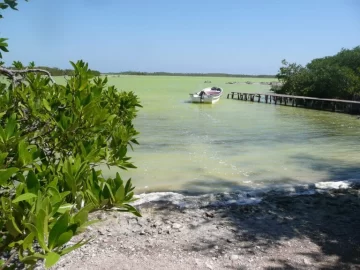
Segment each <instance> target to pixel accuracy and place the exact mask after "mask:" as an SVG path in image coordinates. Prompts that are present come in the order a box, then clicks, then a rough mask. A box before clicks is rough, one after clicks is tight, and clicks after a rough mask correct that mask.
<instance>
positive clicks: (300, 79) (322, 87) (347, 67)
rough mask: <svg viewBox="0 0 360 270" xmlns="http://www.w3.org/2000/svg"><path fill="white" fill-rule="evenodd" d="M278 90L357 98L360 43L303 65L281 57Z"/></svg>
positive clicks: (304, 94)
mask: <svg viewBox="0 0 360 270" xmlns="http://www.w3.org/2000/svg"><path fill="white" fill-rule="evenodd" d="M282 64H283V66H282V67H280V70H279V73H278V74H277V75H276V77H277V78H278V79H279V81H280V82H281V83H282V86H275V87H273V88H272V90H273V91H274V92H275V93H278V94H289V95H299V96H309V97H318V98H338V99H348V100H360V46H357V47H355V48H353V49H342V50H341V51H340V52H339V53H337V54H336V55H333V56H327V57H323V58H317V59H314V60H312V61H311V62H310V63H308V64H307V65H306V66H304V67H303V66H301V65H298V64H296V63H288V62H287V61H286V60H283V61H282Z"/></svg>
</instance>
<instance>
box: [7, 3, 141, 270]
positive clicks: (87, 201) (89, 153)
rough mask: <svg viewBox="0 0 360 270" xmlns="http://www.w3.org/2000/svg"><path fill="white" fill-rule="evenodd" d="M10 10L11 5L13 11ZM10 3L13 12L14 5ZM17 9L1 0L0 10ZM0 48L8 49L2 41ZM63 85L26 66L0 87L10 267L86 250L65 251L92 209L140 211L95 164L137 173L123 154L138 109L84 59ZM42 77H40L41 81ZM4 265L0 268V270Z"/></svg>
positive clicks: (129, 193) (128, 188) (119, 182)
mask: <svg viewBox="0 0 360 270" xmlns="http://www.w3.org/2000/svg"><path fill="white" fill-rule="evenodd" d="M14 4H15V6H14ZM12 5H13V6H12ZM6 7H12V8H15V7H16V1H9V0H8V1H4V3H0V8H2V9H4V8H6ZM0 49H1V50H2V51H7V44H6V40H5V39H1V40H0ZM71 64H72V66H73V68H74V71H73V76H71V77H70V78H69V80H68V81H67V82H66V84H65V85H59V84H56V83H54V82H53V80H52V77H51V76H49V75H50V74H49V73H48V72H47V71H45V70H41V69H36V68H35V64H34V63H31V64H30V65H29V66H28V67H23V66H22V64H21V63H20V62H14V63H13V68H12V69H7V68H4V67H3V66H2V65H3V63H2V65H1V66H0V74H2V75H3V76H5V77H6V78H7V82H6V83H1V84H0V195H1V199H0V254H8V256H9V257H10V258H9V260H8V261H7V262H4V261H0V268H6V267H8V266H9V263H10V262H11V259H12V258H14V256H18V258H19V260H20V261H21V262H23V263H24V264H25V265H27V266H31V265H34V264H35V263H36V262H37V261H38V260H42V259H44V260H45V266H46V267H50V266H52V265H54V264H55V263H56V262H57V261H58V259H59V258H60V257H61V256H62V255H64V254H67V253H69V252H71V251H72V250H74V249H76V248H78V247H80V246H82V245H84V244H85V243H87V242H88V241H89V239H82V240H81V241H80V242H78V243H76V244H74V245H69V241H70V240H71V238H72V237H73V236H74V235H76V234H78V233H81V232H82V231H83V230H84V229H85V228H86V226H87V225H89V224H91V222H89V221H88V214H89V213H90V212H92V211H96V210H100V209H102V210H110V209H111V210H116V211H126V212H132V213H134V214H135V215H137V216H140V214H139V212H138V211H137V210H136V209H135V208H134V207H132V206H131V205H130V204H129V203H130V202H132V201H133V200H134V198H133V195H134V193H133V189H134V187H133V186H132V183H131V179H129V180H127V181H124V180H123V179H121V177H120V175H119V174H117V175H116V177H114V178H108V179H105V178H104V177H103V176H102V172H101V170H100V169H99V165H103V164H105V165H107V166H116V167H119V168H122V169H127V168H135V166H134V165H133V164H132V162H131V160H130V158H129V157H128V156H127V149H128V147H129V146H130V147H132V145H133V144H137V141H136V136H137V135H138V132H137V131H136V130H135V129H134V127H133V124H132V121H133V119H134V118H135V117H136V112H137V108H138V107H141V106H140V104H139V100H138V98H137V96H136V95H135V94H134V93H133V92H120V91H118V90H117V89H116V88H115V87H114V86H107V78H100V77H93V74H94V73H93V72H92V71H91V70H90V69H89V68H88V65H87V64H86V63H84V62H83V61H78V62H77V63H73V62H71ZM44 75H45V76H44ZM1 265H2V266H1Z"/></svg>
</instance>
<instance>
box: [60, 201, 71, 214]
mask: <svg viewBox="0 0 360 270" xmlns="http://www.w3.org/2000/svg"><path fill="white" fill-rule="evenodd" d="M73 207H74V204H71V203H66V204H63V205H61V206H60V207H59V209H58V210H57V212H58V213H61V214H63V213H65V212H67V211H70V210H71V209H72V208H73Z"/></svg>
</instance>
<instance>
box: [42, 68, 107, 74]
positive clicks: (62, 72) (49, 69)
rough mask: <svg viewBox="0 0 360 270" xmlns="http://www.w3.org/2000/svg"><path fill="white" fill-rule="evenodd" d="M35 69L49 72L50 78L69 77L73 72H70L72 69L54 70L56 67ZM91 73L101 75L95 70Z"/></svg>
mask: <svg viewBox="0 0 360 270" xmlns="http://www.w3.org/2000/svg"><path fill="white" fill-rule="evenodd" d="M37 68H41V69H44V70H47V71H49V72H50V74H51V75H52V76H71V75H73V74H74V70H72V69H60V68H56V67H42V66H40V67H37ZM91 72H92V73H93V75H94V76H100V75H101V73H100V71H97V70H91Z"/></svg>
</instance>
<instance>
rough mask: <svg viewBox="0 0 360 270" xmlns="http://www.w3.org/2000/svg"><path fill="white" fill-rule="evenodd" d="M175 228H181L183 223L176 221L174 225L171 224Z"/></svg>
mask: <svg viewBox="0 0 360 270" xmlns="http://www.w3.org/2000/svg"><path fill="white" fill-rule="evenodd" d="M171 227H172V228H173V229H180V228H181V227H182V225H181V224H178V223H174V224H173V225H172V226H171Z"/></svg>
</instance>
